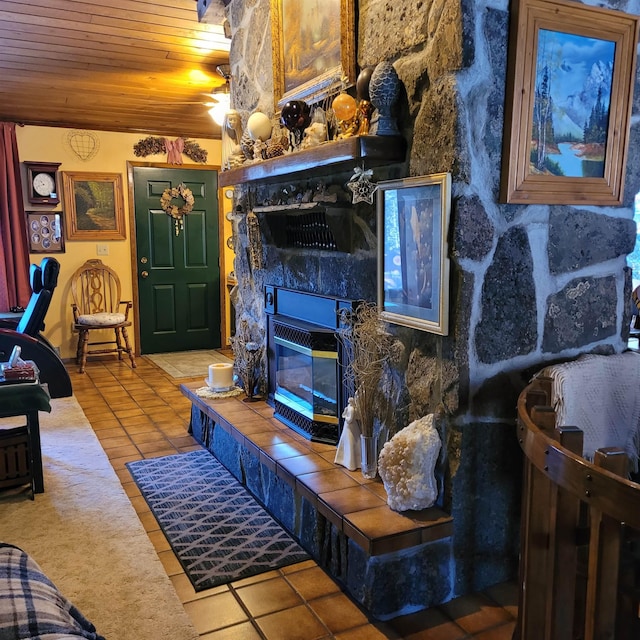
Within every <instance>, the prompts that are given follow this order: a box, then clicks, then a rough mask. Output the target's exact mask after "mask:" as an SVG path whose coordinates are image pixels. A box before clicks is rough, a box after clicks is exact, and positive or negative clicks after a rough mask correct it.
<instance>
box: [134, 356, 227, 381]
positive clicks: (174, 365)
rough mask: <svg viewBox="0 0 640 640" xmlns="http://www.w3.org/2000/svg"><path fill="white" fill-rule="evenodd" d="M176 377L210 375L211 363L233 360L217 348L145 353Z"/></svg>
mask: <svg viewBox="0 0 640 640" xmlns="http://www.w3.org/2000/svg"><path fill="white" fill-rule="evenodd" d="M144 357H145V358H149V360H151V361H152V362H154V363H155V364H157V365H158V366H159V367H160V368H161V369H164V371H166V372H167V373H168V374H169V375H170V376H172V377H174V378H193V377H196V376H202V379H203V380H204V379H205V378H206V377H207V376H208V375H209V365H210V364H215V363H216V362H233V360H230V359H229V358H227V357H226V356H225V355H224V354H222V353H220V352H219V351H215V350H208V351H204V350H203V351H176V352H174V353H152V354H149V355H145V356H144Z"/></svg>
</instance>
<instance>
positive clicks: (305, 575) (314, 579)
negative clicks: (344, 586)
mask: <svg viewBox="0 0 640 640" xmlns="http://www.w3.org/2000/svg"><path fill="white" fill-rule="evenodd" d="M287 580H288V581H289V583H290V584H291V586H292V587H293V588H294V589H295V590H296V591H297V592H298V593H299V594H300V596H301V597H302V598H304V599H305V600H307V601H309V600H313V599H315V598H320V597H321V596H326V595H328V594H331V593H336V592H340V587H338V585H337V584H336V583H335V582H334V581H333V580H332V579H331V578H330V577H329V576H328V575H327V574H326V573H325V572H324V571H323V570H322V569H321V568H320V567H318V566H315V567H311V568H310V569H304V570H302V571H296V572H294V573H289V574H287Z"/></svg>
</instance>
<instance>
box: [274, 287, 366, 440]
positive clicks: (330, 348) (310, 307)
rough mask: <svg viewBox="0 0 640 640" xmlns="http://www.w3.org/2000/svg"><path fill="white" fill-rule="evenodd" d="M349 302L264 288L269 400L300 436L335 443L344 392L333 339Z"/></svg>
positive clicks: (338, 347) (337, 344)
mask: <svg viewBox="0 0 640 640" xmlns="http://www.w3.org/2000/svg"><path fill="white" fill-rule="evenodd" d="M353 308H354V301H353V300H347V299H342V298H335V297H331V296H324V295H318V294H314V293H306V292H303V291H295V290H293V289H285V288H283V287H276V286H271V285H267V286H266V287H265V313H266V316H267V371H268V381H267V387H268V402H269V404H270V405H271V406H272V407H273V408H274V414H275V417H276V418H278V419H279V420H280V421H281V422H283V423H284V424H286V425H287V426H288V427H290V428H291V429H293V430H294V431H296V432H298V433H300V434H302V435H303V436H304V437H305V438H308V439H310V440H314V441H317V442H326V443H329V444H337V442H338V438H339V436H340V431H341V428H342V422H343V420H342V412H343V411H344V408H345V406H346V404H347V400H348V397H349V389H348V388H346V385H345V384H344V382H343V376H342V371H343V368H344V365H345V362H344V358H345V352H344V349H343V348H342V346H341V344H340V341H339V340H338V336H337V330H338V329H339V328H340V321H341V320H340V318H341V311H343V310H345V311H348V310H352V309H353Z"/></svg>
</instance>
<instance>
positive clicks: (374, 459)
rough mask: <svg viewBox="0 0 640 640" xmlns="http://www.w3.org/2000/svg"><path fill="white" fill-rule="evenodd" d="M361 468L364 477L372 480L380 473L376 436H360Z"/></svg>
mask: <svg viewBox="0 0 640 640" xmlns="http://www.w3.org/2000/svg"><path fill="white" fill-rule="evenodd" d="M360 468H361V470H362V476H363V477H364V478H368V479H370V480H373V478H375V477H376V475H377V473H378V443H377V440H376V438H375V437H374V436H363V435H360Z"/></svg>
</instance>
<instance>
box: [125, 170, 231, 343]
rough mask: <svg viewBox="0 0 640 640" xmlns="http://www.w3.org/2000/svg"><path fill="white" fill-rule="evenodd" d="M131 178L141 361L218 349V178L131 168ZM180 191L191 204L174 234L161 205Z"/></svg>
mask: <svg viewBox="0 0 640 640" xmlns="http://www.w3.org/2000/svg"><path fill="white" fill-rule="evenodd" d="M133 177H134V194H135V219H136V250H137V256H138V263H137V273H138V299H139V301H140V308H139V309H138V314H139V319H140V351H141V353H143V354H145V353H166V352H169V351H187V350H192V349H215V348H218V347H220V265H219V261H218V174H217V172H215V171H206V170H197V169H191V170H189V169H160V168H153V167H134V168H133ZM179 184H184V185H185V186H186V187H187V188H189V189H190V190H191V191H192V192H193V195H194V197H195V202H194V205H193V210H192V211H191V212H190V213H188V214H187V215H185V216H184V218H183V220H184V228H183V229H178V233H176V226H175V224H174V220H173V219H172V218H171V217H170V216H168V215H167V214H166V213H165V212H164V210H163V209H162V208H161V206H160V197H161V196H162V194H163V192H164V191H165V189H167V188H173V187H177V186H178V185H179ZM172 204H176V205H178V207H182V206H184V204H185V203H184V201H183V200H182V198H180V197H178V198H175V199H173V200H172Z"/></svg>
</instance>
